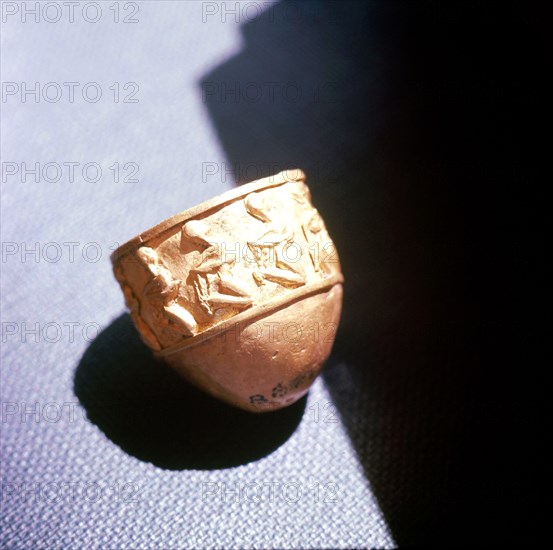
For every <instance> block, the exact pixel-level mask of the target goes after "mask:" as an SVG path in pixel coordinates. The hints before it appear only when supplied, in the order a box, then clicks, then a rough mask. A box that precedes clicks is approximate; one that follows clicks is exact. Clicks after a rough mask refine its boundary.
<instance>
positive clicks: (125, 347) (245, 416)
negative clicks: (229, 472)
mask: <svg viewBox="0 0 553 550" xmlns="http://www.w3.org/2000/svg"><path fill="white" fill-rule="evenodd" d="M74 391H75V394H76V395H77V397H78V398H79V401H80V402H81V404H82V406H83V407H84V408H85V410H86V412H87V415H88V418H89V419H90V421H91V422H93V423H94V424H96V425H97V426H98V427H99V428H100V429H101V430H102V431H103V432H104V433H105V434H106V435H107V437H109V438H110V439H111V440H112V441H113V442H114V443H116V444H117V445H119V446H120V447H121V448H122V449H123V450H124V451H125V452H127V453H129V454H130V455H132V456H135V457H137V458H139V459H140V460H143V461H146V462H151V463H153V464H154V465H156V466H159V467H160V468H166V469H170V470H182V469H201V470H207V469H210V470H211V469H218V468H229V467H232V466H239V465H241V464H246V463H248V462H251V461H254V460H257V459H259V458H262V457H264V456H266V455H268V454H270V453H271V452H273V451H274V450H275V449H277V448H278V447H279V446H280V445H282V444H283V443H284V442H285V441H286V440H287V439H288V438H289V437H290V435H291V434H292V433H293V432H294V430H295V429H296V427H297V425H298V424H299V422H300V421H301V418H302V416H303V411H304V409H305V401H306V400H305V398H303V399H301V400H300V401H298V402H297V403H294V405H293V406H291V407H288V408H286V409H284V410H281V411H277V412H274V413H270V414H265V415H255V414H251V413H248V412H245V411H241V410H239V409H235V408H234V407H230V406H227V405H225V404H224V403H222V402H220V401H218V400H215V399H212V398H211V397H209V396H208V395H206V394H204V393H203V392H201V391H199V390H197V389H196V388H194V387H193V386H191V385H190V384H188V383H187V382H185V381H184V380H183V379H182V378H181V377H180V376H178V375H177V374H176V373H175V372H174V371H173V370H171V369H170V368H169V367H168V366H166V365H165V364H163V363H160V362H157V361H156V360H155V359H154V357H153V355H152V352H151V351H150V350H149V349H148V348H147V347H146V346H145V345H144V344H143V343H142V341H141V340H140V338H139V336H138V333H137V332H136V329H135V328H134V326H133V324H132V321H131V320H130V317H129V316H128V315H126V314H125V315H122V316H121V317H118V318H117V319H116V320H115V321H113V323H112V324H111V325H110V326H109V327H108V328H106V329H105V330H104V331H103V332H102V333H101V334H100V335H99V336H98V337H97V338H96V339H95V340H94V341H93V342H92V343H91V344H90V347H89V348H88V350H87V351H86V353H85V354H84V355H83V357H82V359H81V362H80V363H79V366H78V368H77V371H76V373H75V380H74Z"/></svg>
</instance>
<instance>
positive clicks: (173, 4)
mask: <svg viewBox="0 0 553 550" xmlns="http://www.w3.org/2000/svg"><path fill="white" fill-rule="evenodd" d="M34 5H35V3H34V2H26V3H22V2H3V3H2V15H3V22H2V59H1V66H2V83H3V94H4V95H3V98H2V105H1V106H2V205H1V212H2V227H1V229H2V264H1V267H2V312H1V314H2V371H1V374H2V378H1V382H2V384H1V398H2V411H1V413H2V418H1V423H0V428H1V431H2V494H1V506H2V514H1V520H0V544H1V545H2V547H5V548H71V549H80V548H110V549H111V548H160V549H168V548H175V549H177V548H179V549H180V548H375V547H377V548H388V547H394V546H396V545H414V544H430V543H436V544H440V545H442V546H443V545H446V546H451V545H455V544H459V545H464V546H465V547H466V546H467V545H473V544H474V543H476V542H481V543H483V544H484V543H485V544H490V543H492V542H522V541H524V542H525V543H529V542H530V541H531V540H532V534H533V533H534V529H533V528H532V527H529V526H528V525H529V524H528V523H527V522H526V521H525V518H524V511H525V510H529V509H530V507H529V506H527V503H529V502H530V500H531V499H530V498H529V497H528V495H527V493H526V488H527V487H528V486H536V479H533V478H532V476H533V475H534V474H533V472H534V471H535V469H534V468H526V469H524V468H521V466H520V464H521V463H522V455H523V454H525V453H526V450H527V449H529V448H533V446H534V445H535V442H536V441H538V440H540V441H541V440H542V437H541V436H540V437H534V436H533V434H532V431H531V430H530V429H529V426H531V425H535V423H532V422H526V420H527V415H528V413H529V412H531V411H532V408H531V407H525V406H523V403H522V402H521V400H522V397H521V396H523V395H524V394H525V393H524V389H523V388H522V384H523V382H524V379H525V377H524V376H521V375H520V369H521V367H523V368H524V369H529V368H531V366H532V365H534V364H539V361H538V360H534V358H533V357H532V356H531V352H532V350H534V349H536V348H537V346H536V343H537V341H538V340H539V339H540V336H541V333H540V329H539V323H536V325H537V327H533V328H532V330H531V331H527V330H526V329H525V328H524V327H523V322H522V321H521V319H530V318H533V312H532V311H531V310H530V309H529V308H528V307H527V306H526V305H525V304H527V303H541V302H542V294H541V293H540V291H539V285H538V284H537V282H538V281H537V280H536V276H535V273H534V272H533V271H532V270H531V269H529V268H528V266H529V265H530V262H529V259H528V258H529V257H531V256H532V252H535V255H537V256H539V255H540V254H541V255H543V250H545V247H544V248H540V245H539V243H538V242H537V237H535V235H540V234H544V232H541V231H537V230H536V231H534V232H533V233H532V238H531V239H527V238H526V235H525V234H524V231H523V225H524V224H522V223H520V219H519V217H518V216H513V215H512V212H513V211H514V210H516V211H517V212H519V211H520V208H519V204H518V201H519V195H518V189H519V187H520V186H519V183H520V182H521V181H522V175H521V173H522V172H521V170H522V168H521V166H522V162H521V161H520V160H519V157H518V143H517V141H516V140H515V138H514V136H513V132H512V129H511V126H510V124H511V114H512V110H513V106H512V104H513V101H515V100H516V99H517V97H518V98H519V100H520V91H521V90H522V84H521V83H524V82H525V78H528V75H529V74H530V73H531V72H534V73H535V72H536V70H535V69H536V67H537V66H538V65H539V62H538V61H537V59H538V58H537V57H536V58H534V57H528V59H526V58H525V59H524V62H522V61H521V59H522V58H521V57H520V47H521V46H520V45H521V44H525V45H527V47H528V48H534V46H532V45H533V44H535V42H533V40H535V38H534V33H533V32H532V30H531V26H530V23H529V20H528V19H527V18H525V17H524V15H523V14H522V8H521V7H520V6H518V5H516V6H512V5H511V4H510V3H505V2H471V3H467V2H448V3H444V2H413V3H408V2H402V1H398V2H390V1H382V2H380V1H373V2H366V1H359V2H349V1H343V2H342V1H340V2H332V1H328V2H324V1H309V2H301V3H298V2H291V1H286V0H284V1H282V2H278V3H276V4H274V5H272V4H269V3H268V2H246V1H244V2H241V3H237V2H234V1H233V2H200V1H162V2H150V1H144V2H142V1H141V2H125V3H123V2H119V3H114V2H111V1H106V2H98V3H96V4H95V3H80V4H79V5H78V6H76V7H75V8H74V12H72V15H70V13H69V7H68V6H67V5H65V4H64V3H61V2H50V3H41V4H40V5H39V11H38V12H37V13H36V14H34V13H25V14H24V12H25V10H26V11H27V12H28V11H29V10H32V9H34ZM85 6H88V7H85ZM98 7H99V9H98ZM58 10H61V11H58ZM58 15H59V20H58ZM70 19H71V20H70ZM514 36H517V37H519V42H518V43H517V44H516V47H515V42H514V40H513V37H514ZM512 63H518V65H517V70H516V71H513V68H512ZM532 63H534V65H535V66H534V65H532ZM525 71H526V72H525ZM513 72H515V73H516V74H513ZM538 72H540V71H538ZM527 73H528V74H527ZM37 83H38V84H37ZM71 83H72V84H71ZM539 89H540V88H539V86H536V87H535V90H533V91H532V93H533V94H537V93H538V91H537V90H539ZM100 92H101V96H100V95H99V94H100ZM71 93H73V94H74V95H73V96H72V95H71ZM59 94H61V95H59ZM58 96H59V97H58ZM528 105H529V104H528ZM528 105H527V106H526V107H528ZM524 135H525V134H524ZM36 163H38V172H37V173H36V175H35V174H33V173H31V172H29V170H35V169H36V166H35V164H36ZM49 163H50V164H49ZM288 167H300V168H302V169H304V170H305V171H306V173H307V177H308V183H309V185H310V188H311V190H312V194H313V200H314V203H315V206H316V207H317V208H318V209H319V210H320V212H321V214H322V216H323V218H324V219H325V222H326V224H327V227H328V229H329V232H330V234H331V235H332V237H333V239H334V241H335V242H336V244H337V247H338V250H339V253H340V258H341V262H342V267H343V271H344V274H345V278H346V283H345V286H344V292H345V294H344V311H343V317H342V322H341V326H340V330H339V332H338V337H337V341H336V345H335V348H334V350H333V354H332V356H331V358H330V360H329V362H328V364H327V366H326V367H325V372H324V374H323V376H322V377H321V378H320V379H318V380H317V381H316V383H315V384H314V386H313V388H312V390H311V391H310V393H309V395H308V397H307V398H306V399H304V400H302V401H300V402H299V403H297V404H295V405H294V406H292V407H290V408H288V409H286V410H284V411H280V412H277V413H274V414H270V415H263V416H255V415H249V414H247V413H243V412H241V411H238V410H234V409H231V408H229V407H227V406H225V405H223V404H221V403H218V402H216V401H214V400H212V399H211V398H209V397H207V396H204V395H203V394H202V393H200V392H198V391H197V390H195V389H194V388H191V387H190V386H189V385H187V384H186V383H185V382H184V381H182V380H180V379H179V378H178V377H177V376H176V375H175V374H174V373H173V372H172V371H170V370H169V369H168V368H167V367H166V366H165V365H163V364H160V363H157V362H155V361H154V360H153V358H152V355H151V353H150V352H149V351H148V350H147V349H146V347H145V346H144V345H143V344H142V343H141V342H140V340H139V339H138V337H137V334H136V331H135V330H134V328H133V326H132V324H131V322H130V320H129V317H128V316H127V315H126V313H125V311H124V305H123V297H122V295H121V291H120V289H119V288H118V285H117V283H116V282H115V280H114V278H113V275H112V273H111V267H110V263H109V258H108V256H109V254H110V253H111V251H112V250H113V249H114V248H116V247H117V246H118V245H119V244H121V243H122V242H124V241H126V240H127V239H129V238H131V237H133V236H134V235H136V234H137V233H139V232H141V231H143V230H145V229H147V228H149V227H151V226H153V225H155V224H156V223H158V222H160V221H162V220H163V219H165V218H167V217H169V216H171V215H173V214H175V213H176V212H178V211H181V210H184V209H186V208H189V207H191V206H194V205H195V204H198V203H200V202H202V201H204V200H206V199H209V198H211V197H213V196H215V195H217V194H219V193H221V192H223V191H226V190H228V189H230V188H231V187H232V186H233V185H235V183H243V182H245V181H248V180H251V179H255V178H257V177H261V176H264V175H268V174H270V173H273V172H277V171H279V170H281V169H285V168H288ZM528 169H529V168H528ZM58 170H59V171H60V172H59V173H58ZM525 170H526V168H525ZM73 171H74V172H73ZM58 176H59V177H58ZM525 177H526V179H527V180H528V181H529V180H530V178H529V176H526V172H525ZM525 181H526V180H525ZM526 227H527V228H528V227H530V228H531V227H533V226H532V225H531V224H528V225H527V226H526ZM532 243H534V244H533V245H532ZM532 246H533V247H534V248H532ZM519 286H522V287H523V288H525V289H526V291H525V297H524V300H523V299H519V300H517V299H515V298H513V295H514V289H515V288H517V287H519ZM517 308H518V310H517ZM513 365H515V366H516V368H515V367H514V366H513ZM526 378H532V377H531V376H530V375H528V376H527V377H526ZM528 394H530V393H529V392H528ZM532 395H533V396H534V395H537V394H535V393H532ZM490 396H491V397H490ZM537 454H539V453H537ZM523 473H524V476H526V477H524V476H523V475H522V474H523ZM521 503H524V505H523V506H522V508H524V510H521ZM527 513H530V512H527ZM515 515H516V517H513V516H515ZM535 523H537V521H535Z"/></svg>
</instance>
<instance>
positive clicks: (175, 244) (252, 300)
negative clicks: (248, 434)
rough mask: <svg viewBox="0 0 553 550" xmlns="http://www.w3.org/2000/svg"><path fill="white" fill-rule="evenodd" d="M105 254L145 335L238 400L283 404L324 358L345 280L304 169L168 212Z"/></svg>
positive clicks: (258, 406) (209, 385)
mask: <svg viewBox="0 0 553 550" xmlns="http://www.w3.org/2000/svg"><path fill="white" fill-rule="evenodd" d="M111 260H112V263H113V271H114V274H115V277H116V279H117V281H118V282H119V284H120V285H121V289H122V290H123V293H124V296H125V301H126V304H127V307H128V308H129V310H130V315H131V318H132V320H133V322H134V324H135V325H136V328H137V329H138V332H139V333H140V336H141V338H142V340H143V341H144V342H145V343H146V344H147V345H148V346H149V347H150V348H152V349H153V350H154V352H155V354H156V356H158V357H160V358H162V359H163V360H164V361H166V362H167V363H168V364H169V365H171V366H172V367H173V368H175V369H176V370H177V371H178V372H179V373H181V374H182V375H183V376H184V377H185V378H186V379H188V380H189V381H190V382H192V383H193V384H195V385H196V386H198V387H200V388H201V389H203V390H204V391H206V392H208V393H210V394H211V395H213V396H215V397H217V398H219V399H221V400H223V401H226V402H227V403H230V404H232V405H234V406H236V407H240V408H242V409H245V410H248V411H252V412H265V411H271V410H276V409H279V408H282V407H286V406H287V405H290V404H292V403H293V402H295V401H297V400H298V399H299V398H300V397H302V396H303V395H304V394H305V393H306V392H307V391H308V389H309V386H310V385H311V383H312V382H313V380H314V379H315V378H316V376H317V375H318V374H319V372H320V370H321V368H322V366H323V364H324V362H325V361H326V359H327V358H328V356H329V354H330V350H331V348H332V344H333V342H334V337H335V333H336V330H337V327H338V322H339V319H340V312H341V308H342V283H343V276H342V273H341V270H340V263H339V259H338V254H337V252H336V247H335V246H334V244H333V242H332V240H331V239H330V237H329V235H328V233H327V231H326V228H325V225H324V222H323V220H322V218H321V216H320V215H319V213H318V212H317V210H316V209H315V208H313V206H312V204H311V197H310V193H309V189H308V187H307V185H306V184H305V174H304V173H303V172H302V171H301V170H288V171H285V172H281V173H280V174H278V175H276V176H271V177H268V178H264V179H261V180H258V181H254V182H252V183H248V184H246V185H242V186H240V187H237V188H236V189H233V190H231V191H228V192H226V193H223V194H222V195H219V196H218V197H215V198H213V199H211V200H209V201H206V202H204V203H202V204H200V205H198V206H196V207H194V208H191V209H189V210H186V211H184V212H182V213H180V214H177V215H175V216H173V217H171V218H169V219H168V220H165V221H164V222H162V223H160V224H159V225H157V226H155V227H154V228H152V229H149V230H148V231H145V232H144V233H141V234H140V235H138V236H137V237H135V238H134V239H132V240H130V241H128V242H127V243H126V244H124V245H122V246H121V247H119V248H118V249H117V250H115V252H114V253H113V254H112V256H111Z"/></svg>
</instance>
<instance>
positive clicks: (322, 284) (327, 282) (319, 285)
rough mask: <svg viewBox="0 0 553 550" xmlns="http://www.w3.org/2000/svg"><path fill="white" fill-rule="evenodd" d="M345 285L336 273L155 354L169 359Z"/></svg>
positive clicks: (339, 274)
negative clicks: (233, 328) (239, 325)
mask: <svg viewBox="0 0 553 550" xmlns="http://www.w3.org/2000/svg"><path fill="white" fill-rule="evenodd" d="M343 283H344V276H343V275H342V274H341V273H335V274H334V275H331V276H330V277H326V278H325V279H321V280H320V281H316V282H314V283H310V284H309V285H305V286H302V287H300V288H296V289H294V290H292V291H289V292H287V293H285V294H283V295H282V296H279V297H278V298H276V299H274V300H270V301H268V302H265V303H263V304H258V305H256V306H254V307H252V308H250V309H247V310H246V311H242V312H241V313H238V314H237V315H234V316H232V317H230V318H229V319H226V320H224V321H221V322H220V323H217V324H216V325H213V326H211V327H209V328H208V329H206V330H204V331H203V332H200V333H199V334H196V335H195V336H192V337H190V338H186V339H185V340H183V341H182V342H179V343H178V344H175V345H173V346H169V347H166V348H163V349H162V350H159V351H155V352H154V353H155V355H156V356H157V357H167V356H168V355H172V354H173V353H177V352H179V351H182V350H184V349H187V348H190V347H192V346H195V345H197V344H201V343H202V342H205V341H206V340H209V339H210V338H213V337H214V336H216V335H217V334H222V333H223V332H225V331H226V330H227V329H228V328H229V325H231V324H234V325H236V323H242V322H245V321H250V320H251V319H255V318H256V317H261V316H263V315H266V314H268V313H274V312H275V311H277V310H278V309H280V308H282V307H284V306H286V305H288V304H290V303H292V302H296V301H298V300H301V299H302V298H305V297H307V296H311V295H313V294H318V293H319V292H323V291H325V290H328V289H330V288H332V287H334V286H336V285H338V284H343Z"/></svg>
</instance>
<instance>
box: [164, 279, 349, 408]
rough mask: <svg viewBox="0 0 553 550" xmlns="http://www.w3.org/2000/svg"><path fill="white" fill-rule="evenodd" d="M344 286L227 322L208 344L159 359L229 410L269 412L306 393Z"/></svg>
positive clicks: (323, 356)
mask: <svg viewBox="0 0 553 550" xmlns="http://www.w3.org/2000/svg"><path fill="white" fill-rule="evenodd" d="M341 308H342V285H341V284H335V285H334V286H332V287H330V288H327V289H324V290H321V291H319V292H317V293H316V294H312V295H309V296H304V297H301V298H300V299H298V300H296V301H293V302H289V303H287V304H283V305H281V306H280V307H278V308H277V309H275V310H272V311H269V312H260V315H259V316H257V317H254V318H251V319H248V320H246V321H242V322H239V321H236V322H232V319H231V320H230V321H229V322H227V323H225V324H224V325H223V326H222V327H220V330H219V331H217V333H215V334H214V335H212V336H211V337H210V338H208V339H204V340H199V341H198V343H197V344H194V345H191V346H188V347H185V348H183V349H180V350H177V351H175V352H173V353H170V354H168V355H166V354H164V355H163V356H162V358H163V360H164V361H166V362H167V363H168V364H169V365H170V366H171V367H173V368H174V369H176V370H177V372H179V373H180V374H181V375H182V376H184V377H185V378H186V379H187V380H189V381H190V382H191V383H193V384H194V385H196V386H198V387H199V388H201V389H203V390H204V391H206V392H208V393H210V394H211V395H213V396H214V397H216V398H218V399H221V400H223V401H225V402H227V403H229V404H231V405H234V406H236V407H239V408H241V409H245V410H247V411H251V412H268V411H273V410H276V409H280V408H282V407H286V406H288V405H291V404H292V403H294V402H295V401H297V400H298V399H300V398H301V397H302V396H303V395H305V394H306V393H307V391H308V390H309V387H310V386H311V384H312V383H313V381H314V380H315V378H316V377H317V375H318V374H319V372H320V371H321V369H322V367H323V364H324V362H325V361H326V360H327V358H328V356H329V355H330V351H331V349H332V344H333V343H334V337H335V334H336V330H337V328H338V322H339V319H340V313H341Z"/></svg>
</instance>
